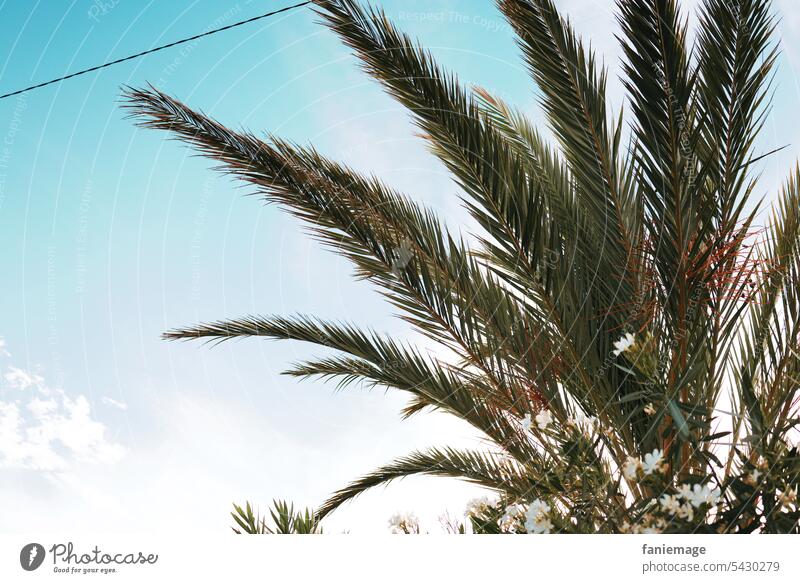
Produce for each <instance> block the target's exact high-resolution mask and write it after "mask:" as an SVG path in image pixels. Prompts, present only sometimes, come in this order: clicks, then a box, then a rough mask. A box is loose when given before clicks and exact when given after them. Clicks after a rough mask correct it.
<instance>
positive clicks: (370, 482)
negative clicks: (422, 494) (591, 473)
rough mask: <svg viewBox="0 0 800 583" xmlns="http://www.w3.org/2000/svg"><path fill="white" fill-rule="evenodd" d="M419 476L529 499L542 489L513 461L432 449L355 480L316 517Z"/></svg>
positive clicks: (325, 504)
mask: <svg viewBox="0 0 800 583" xmlns="http://www.w3.org/2000/svg"><path fill="white" fill-rule="evenodd" d="M418 475H429V476H444V477H451V478H461V479H464V480H466V481H468V482H471V483H473V484H478V485H480V486H483V487H485V488H491V489H494V490H497V491H500V492H504V493H506V494H509V495H511V496H512V497H519V498H525V497H528V496H530V495H531V494H535V493H536V492H537V491H538V490H539V488H537V485H536V484H535V483H531V481H530V479H529V478H528V477H527V476H526V474H525V473H524V471H523V469H522V468H520V467H519V466H518V465H517V464H515V463H514V462H513V461H512V460H509V459H504V458H503V457H501V456H497V455H492V454H489V453H484V452H475V451H462V450H456V449H452V448H444V449H436V448H433V449H430V450H427V451H424V452H415V453H412V454H409V455H407V456H405V457H403V458H401V459H399V460H397V461H395V462H392V463H390V464H387V465H385V466H382V467H380V468H378V469H377V470H375V471H374V472H371V473H369V474H368V475H366V476H364V477H363V478H360V479H358V480H356V481H355V482H353V483H351V484H349V485H348V486H347V487H345V488H342V489H341V490H339V491H337V492H336V493H334V494H333V496H331V497H330V498H329V499H328V500H327V501H326V502H325V503H324V504H323V505H322V506H320V508H319V509H318V510H317V514H318V515H319V516H320V517H323V518H324V517H325V516H326V515H327V514H329V513H330V512H332V511H333V510H335V509H336V508H338V507H339V506H341V505H342V504H344V503H345V502H347V501H349V500H352V499H353V498H355V497H356V496H358V495H359V494H362V493H363V492H365V491H366V490H369V489H370V488H374V487H376V486H381V485H385V484H388V483H389V482H391V481H393V480H397V479H401V478H407V477H410V476H418Z"/></svg>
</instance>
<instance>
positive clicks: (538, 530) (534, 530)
mask: <svg viewBox="0 0 800 583" xmlns="http://www.w3.org/2000/svg"><path fill="white" fill-rule="evenodd" d="M525 528H526V529H527V531H528V534H550V531H552V530H553V523H552V522H550V519H549V518H541V519H539V520H535V521H533V522H527V521H526V522H525Z"/></svg>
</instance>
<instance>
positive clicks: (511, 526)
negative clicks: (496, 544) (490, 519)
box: [497, 504, 525, 532]
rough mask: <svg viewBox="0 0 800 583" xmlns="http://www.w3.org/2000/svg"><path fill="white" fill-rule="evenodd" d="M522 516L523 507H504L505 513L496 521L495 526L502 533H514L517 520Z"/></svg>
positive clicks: (523, 512)
mask: <svg viewBox="0 0 800 583" xmlns="http://www.w3.org/2000/svg"><path fill="white" fill-rule="evenodd" d="M523 514H525V507H524V506H522V505H520V504H511V505H509V506H506V511H505V512H504V513H503V516H501V517H500V520H498V521H497V525H498V526H499V527H500V530H502V531H503V532H514V531H515V526H516V523H517V520H518V519H519V518H520V517H521V516H522V515H523Z"/></svg>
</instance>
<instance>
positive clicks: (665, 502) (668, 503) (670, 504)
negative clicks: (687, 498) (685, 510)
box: [661, 494, 681, 516]
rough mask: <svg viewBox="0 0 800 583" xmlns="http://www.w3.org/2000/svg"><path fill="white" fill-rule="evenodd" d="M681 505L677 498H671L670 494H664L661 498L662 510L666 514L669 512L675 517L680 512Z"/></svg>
mask: <svg viewBox="0 0 800 583" xmlns="http://www.w3.org/2000/svg"><path fill="white" fill-rule="evenodd" d="M680 507H681V503H680V502H679V501H678V497H677V496H670V495H669V494H664V495H663V496H662V497H661V509H662V510H663V511H664V512H669V513H670V514H671V515H673V516H674V515H675V514H677V513H678V510H680Z"/></svg>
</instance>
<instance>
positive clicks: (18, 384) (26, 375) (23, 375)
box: [3, 366, 44, 390]
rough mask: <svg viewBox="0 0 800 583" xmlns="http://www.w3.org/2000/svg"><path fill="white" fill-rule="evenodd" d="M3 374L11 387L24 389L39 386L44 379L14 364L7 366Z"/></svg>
mask: <svg viewBox="0 0 800 583" xmlns="http://www.w3.org/2000/svg"><path fill="white" fill-rule="evenodd" d="M3 376H4V378H5V379H6V383H8V385H9V386H10V387H11V388H12V389H20V390H25V389H29V388H31V387H41V386H42V385H43V383H44V379H43V378H42V377H40V376H39V375H37V374H35V373H32V372H29V371H26V370H22V369H21V368H17V367H15V366H9V367H8V372H7V373H6V374H5V375H3Z"/></svg>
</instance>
